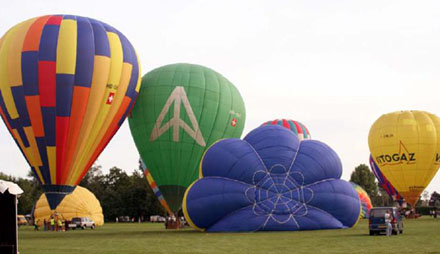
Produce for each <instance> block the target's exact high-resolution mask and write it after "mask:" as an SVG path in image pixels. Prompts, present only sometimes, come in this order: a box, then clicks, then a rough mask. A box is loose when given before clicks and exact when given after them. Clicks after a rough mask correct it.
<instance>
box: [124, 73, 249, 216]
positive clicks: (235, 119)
mask: <svg viewBox="0 0 440 254" xmlns="http://www.w3.org/2000/svg"><path fill="white" fill-rule="evenodd" d="M245 119H246V112H245V107H244V102H243V99H242V97H241V95H240V93H239V92H238V90H237V88H235V86H234V85H233V84H232V83H231V82H229V81H228V80H227V79H226V78H225V77H223V76H222V75H220V74H219V73H217V72H215V71H213V70H211V69H209V68H206V67H203V66H200V65H193V64H172V65H166V66H163V67H160V68H157V69H155V70H153V71H151V72H149V73H147V74H146V75H145V76H144V77H143V78H142V85H141V88H140V92H139V96H138V98H137V102H136V104H135V106H134V108H133V111H132V113H131V117H129V119H128V120H129V124H130V130H131V134H132V135H133V138H134V141H135V143H136V146H137V148H138V151H139V153H140V155H141V157H142V159H143V160H144V162H145V164H146V166H147V168H148V170H149V171H150V173H151V175H152V176H153V178H154V180H155V181H156V184H157V185H158V187H159V189H160V191H161V192H162V194H163V196H164V197H165V199H166V201H167V203H168V205H169V206H170V208H171V210H173V211H177V210H179V209H180V207H181V203H182V199H183V195H184V193H185V190H186V188H187V187H188V186H189V185H190V184H191V183H192V182H193V181H194V180H196V179H197V178H198V175H199V170H198V169H199V162H200V159H201V157H202V156H203V153H204V151H205V150H206V149H207V148H208V147H209V146H210V145H211V144H213V143H214V142H216V141H217V140H220V139H223V138H234V137H235V138H239V137H240V136H241V134H242V132H243V128H244V123H245Z"/></svg>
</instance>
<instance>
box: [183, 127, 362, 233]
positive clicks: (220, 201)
mask: <svg viewBox="0 0 440 254" xmlns="http://www.w3.org/2000/svg"><path fill="white" fill-rule="evenodd" d="M200 174H201V178H200V179H199V180H197V181H195V182H194V183H193V184H192V185H191V186H190V187H189V188H188V190H187V191H186V194H185V198H184V201H183V210H184V214H185V217H186V218H187V220H188V222H189V223H190V225H191V226H193V227H194V228H196V229H199V230H206V231H260V230H267V231H273V230H313V229H336V228H347V227H352V226H353V225H354V224H355V223H356V222H357V219H358V217H359V214H360V201H359V197H358V196H357V194H356V192H355V190H354V189H353V187H352V186H351V184H350V183H348V182H346V181H344V180H341V179H340V178H341V175H342V164H341V161H340V159H339V157H338V156H337V154H336V153H335V152H334V151H333V150H332V149H331V148H330V147H329V146H327V145H326V144H324V143H322V142H319V141H316V140H304V141H299V139H298V138H297V137H296V136H295V135H294V134H293V132H291V131H290V130H288V129H286V128H283V127H280V126H262V127H259V128H257V129H255V130H253V131H252V132H250V133H249V134H248V135H247V136H246V137H245V138H244V140H240V139H224V140H221V141H219V142H217V143H215V144H214V145H212V146H211V147H210V148H209V149H208V150H207V151H206V154H205V155H204V157H203V159H202V162H201V168H200Z"/></svg>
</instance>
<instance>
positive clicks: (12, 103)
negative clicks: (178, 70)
mask: <svg viewBox="0 0 440 254" xmlns="http://www.w3.org/2000/svg"><path fill="white" fill-rule="evenodd" d="M139 84H140V76H139V63H138V59H137V56H136V52H135V50H134V48H133V46H132V45H131V44H130V42H129V41H128V40H127V38H126V37H125V36H124V35H123V34H121V33H120V32H119V31H117V30H116V29H114V28H113V27H111V26H109V25H107V24H105V23H103V22H100V21H97V20H94V19H90V18H85V17H80V16H73V15H47V16H42V17H37V18H33V19H30V20H27V21H24V22H22V23H20V24H18V25H16V26H14V27H13V28H11V29H10V30H9V31H8V32H7V33H6V34H5V35H4V36H3V37H2V38H1V40H0V115H1V117H2V119H3V121H4V122H5V124H6V126H7V128H8V130H9V132H10V133H11V135H12V136H13V138H14V140H15V141H16V143H17V145H18V147H19V148H20V150H21V152H22V153H23V155H24V157H25V158H26V160H27V162H28V163H29V165H30V166H31V168H32V171H33V172H34V174H35V176H36V178H37V179H38V181H40V183H41V184H43V187H44V189H45V191H46V193H47V197H48V199H49V203H50V205H51V208H52V209H55V207H56V206H57V205H58V203H59V202H60V201H61V200H62V198H63V197H64V195H65V194H67V193H70V192H71V191H73V189H74V186H75V185H77V184H78V183H79V182H80V181H81V179H82V178H83V176H84V175H85V174H86V172H87V171H88V169H89V168H90V166H91V165H92V164H93V162H94V161H95V160H96V158H97V157H98V156H99V154H100V153H101V151H102V150H103V149H104V147H105V146H106V145H107V143H108V142H109V141H110V139H111V138H112V137H113V135H114V134H115V133H116V131H117V130H118V129H119V127H120V125H121V124H122V122H123V121H124V119H125V117H126V115H127V114H128V112H129V110H130V109H131V108H132V105H133V104H134V102H135V99H136V97H137V94H138V92H137V91H138V89H139Z"/></svg>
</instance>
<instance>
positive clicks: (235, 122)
mask: <svg viewBox="0 0 440 254" xmlns="http://www.w3.org/2000/svg"><path fill="white" fill-rule="evenodd" d="M235 125H237V119H236V118H233V119H232V121H231V126H232V127H235Z"/></svg>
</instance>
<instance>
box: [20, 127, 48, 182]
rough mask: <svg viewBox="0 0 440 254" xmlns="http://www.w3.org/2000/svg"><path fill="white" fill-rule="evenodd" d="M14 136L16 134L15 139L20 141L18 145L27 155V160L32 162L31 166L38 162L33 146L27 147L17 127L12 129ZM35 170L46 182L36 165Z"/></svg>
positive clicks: (42, 180)
mask: <svg viewBox="0 0 440 254" xmlns="http://www.w3.org/2000/svg"><path fill="white" fill-rule="evenodd" d="M12 136H14V138H15V140H16V141H17V143H18V146H19V147H20V150H21V151H22V152H23V154H24V156H25V157H26V160H27V161H28V162H29V164H31V166H33V165H35V164H37V163H35V162H34V161H35V159H34V157H35V155H34V154H33V151H32V148H31V147H25V146H24V143H23V140H21V137H20V135H19V134H18V131H17V129H12ZM34 169H35V172H37V174H38V176H39V179H40V180H41V182H42V184H45V181H44V179H43V177H42V174H41V172H40V170H39V169H38V168H37V167H35V166H34Z"/></svg>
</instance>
